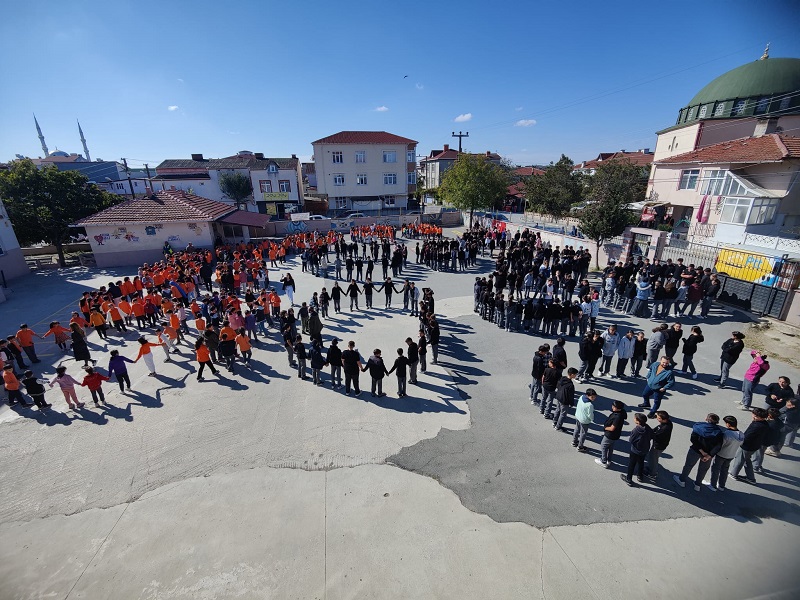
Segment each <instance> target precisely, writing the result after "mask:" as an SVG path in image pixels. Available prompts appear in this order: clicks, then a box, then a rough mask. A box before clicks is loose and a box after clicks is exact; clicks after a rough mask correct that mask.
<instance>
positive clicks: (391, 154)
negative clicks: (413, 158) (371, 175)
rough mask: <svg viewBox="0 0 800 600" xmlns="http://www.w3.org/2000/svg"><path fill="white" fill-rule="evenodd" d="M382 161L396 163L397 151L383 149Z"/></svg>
mask: <svg viewBox="0 0 800 600" xmlns="http://www.w3.org/2000/svg"><path fill="white" fill-rule="evenodd" d="M383 162H385V163H396V162H397V152H395V151H394V150H384V151H383Z"/></svg>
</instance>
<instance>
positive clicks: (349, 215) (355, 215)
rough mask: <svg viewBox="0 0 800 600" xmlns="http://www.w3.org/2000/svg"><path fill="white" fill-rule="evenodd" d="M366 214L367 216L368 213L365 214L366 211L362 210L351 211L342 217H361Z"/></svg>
mask: <svg viewBox="0 0 800 600" xmlns="http://www.w3.org/2000/svg"><path fill="white" fill-rule="evenodd" d="M366 216H367V215H365V214H364V213H362V212H351V213H347V214H346V215H345V216H344V217H342V218H343V219H358V218H360V217H366Z"/></svg>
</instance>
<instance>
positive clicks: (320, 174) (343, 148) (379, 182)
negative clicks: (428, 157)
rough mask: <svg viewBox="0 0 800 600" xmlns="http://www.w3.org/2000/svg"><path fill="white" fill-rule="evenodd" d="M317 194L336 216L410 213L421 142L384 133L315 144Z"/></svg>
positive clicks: (345, 134)
mask: <svg viewBox="0 0 800 600" xmlns="http://www.w3.org/2000/svg"><path fill="white" fill-rule="evenodd" d="M312 146H313V147H314V165H315V170H316V174H317V191H318V193H320V194H327V196H328V202H329V206H330V208H331V210H338V211H344V210H353V211H360V212H366V211H373V212H379V211H381V210H382V209H384V208H406V207H407V206H408V199H409V197H410V196H413V194H414V192H415V191H416V189H417V174H416V160H417V159H416V152H417V142H416V141H414V140H411V139H408V138H404V137H400V136H399V135H394V134H392V133H387V132H385V131H340V132H339V133H335V134H333V135H330V136H328V137H324V138H322V139H319V140H317V141H315V142H312Z"/></svg>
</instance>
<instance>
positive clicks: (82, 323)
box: [69, 310, 91, 337]
mask: <svg viewBox="0 0 800 600" xmlns="http://www.w3.org/2000/svg"><path fill="white" fill-rule="evenodd" d="M90 316H91V315H90ZM73 323H75V324H76V325H77V326H78V327H79V328H80V330H81V333H83V337H86V332H85V331H84V329H86V328H87V327H88V326H89V321H87V320H86V319H84V318H83V317H82V316H81V315H80V313H79V312H78V311H77V310H76V311H73V312H72V318H71V319H70V320H69V324H70V325H72V324H73Z"/></svg>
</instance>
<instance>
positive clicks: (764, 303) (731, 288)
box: [717, 275, 791, 319]
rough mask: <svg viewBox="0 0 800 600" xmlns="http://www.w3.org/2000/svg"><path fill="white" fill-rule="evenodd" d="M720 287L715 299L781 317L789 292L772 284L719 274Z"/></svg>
mask: <svg viewBox="0 0 800 600" xmlns="http://www.w3.org/2000/svg"><path fill="white" fill-rule="evenodd" d="M720 281H721V282H722V287H721V288H720V292H719V296H718V297H717V299H718V300H719V301H720V302H722V303H723V304H730V305H731V306H736V307H738V308H741V309H743V310H746V311H748V312H752V313H756V314H759V315H762V316H763V315H767V316H770V317H773V318H775V319H781V318H783V308H784V305H785V304H786V302H788V301H789V299H790V298H791V292H790V291H789V290H786V289H781V288H778V287H774V286H768V285H761V284H758V283H753V282H751V281H744V280H742V279H736V278H734V277H726V276H724V275H723V276H720Z"/></svg>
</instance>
